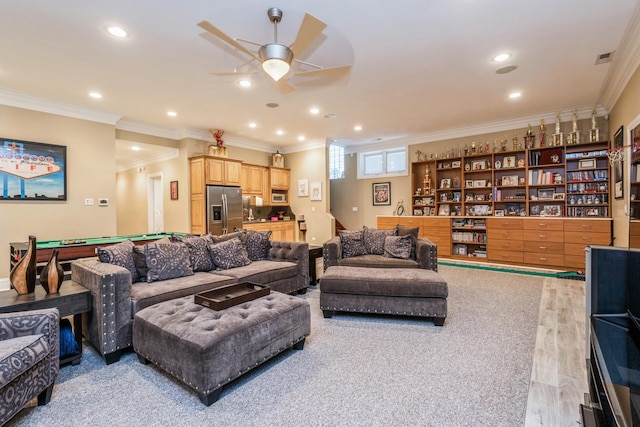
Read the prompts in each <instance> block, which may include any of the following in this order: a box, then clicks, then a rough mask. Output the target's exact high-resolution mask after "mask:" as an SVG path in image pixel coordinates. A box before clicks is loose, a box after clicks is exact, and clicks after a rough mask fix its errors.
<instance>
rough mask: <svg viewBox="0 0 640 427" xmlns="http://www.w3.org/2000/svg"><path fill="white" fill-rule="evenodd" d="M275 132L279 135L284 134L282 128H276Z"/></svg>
mask: <svg viewBox="0 0 640 427" xmlns="http://www.w3.org/2000/svg"><path fill="white" fill-rule="evenodd" d="M276 133H277V134H278V135H280V136H282V135H284V131H283V130H282V129H278V130H277V131H276Z"/></svg>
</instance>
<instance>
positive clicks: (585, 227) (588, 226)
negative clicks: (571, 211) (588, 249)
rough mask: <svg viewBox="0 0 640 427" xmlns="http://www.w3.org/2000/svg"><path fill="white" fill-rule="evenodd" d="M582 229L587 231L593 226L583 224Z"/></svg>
mask: <svg viewBox="0 0 640 427" xmlns="http://www.w3.org/2000/svg"><path fill="white" fill-rule="evenodd" d="M582 228H583V229H584V230H586V229H587V228H591V225H589V224H582Z"/></svg>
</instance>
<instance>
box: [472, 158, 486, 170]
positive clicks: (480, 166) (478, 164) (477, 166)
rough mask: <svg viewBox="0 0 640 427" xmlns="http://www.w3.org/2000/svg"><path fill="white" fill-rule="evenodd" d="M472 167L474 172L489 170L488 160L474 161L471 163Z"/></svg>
mask: <svg viewBox="0 0 640 427" xmlns="http://www.w3.org/2000/svg"><path fill="white" fill-rule="evenodd" d="M471 167H472V169H473V170H474V171H478V170H484V169H486V168H487V162H486V160H474V161H473V162H471Z"/></svg>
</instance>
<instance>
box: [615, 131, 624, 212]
mask: <svg viewBox="0 0 640 427" xmlns="http://www.w3.org/2000/svg"><path fill="white" fill-rule="evenodd" d="M623 145H624V132H623V127H622V126H620V127H619V128H618V130H617V131H616V133H614V134H613V147H614V148H620V147H622V146H623ZM612 169H613V170H612V173H613V194H614V197H615V198H616V199H624V162H623V160H622V158H620V159H618V160H616V161H615V162H613V168H612Z"/></svg>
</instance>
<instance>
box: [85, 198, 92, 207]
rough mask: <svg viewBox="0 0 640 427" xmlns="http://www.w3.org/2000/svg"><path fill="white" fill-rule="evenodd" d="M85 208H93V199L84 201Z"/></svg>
mask: <svg viewBox="0 0 640 427" xmlns="http://www.w3.org/2000/svg"><path fill="white" fill-rule="evenodd" d="M84 205H85V206H93V199H84Z"/></svg>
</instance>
